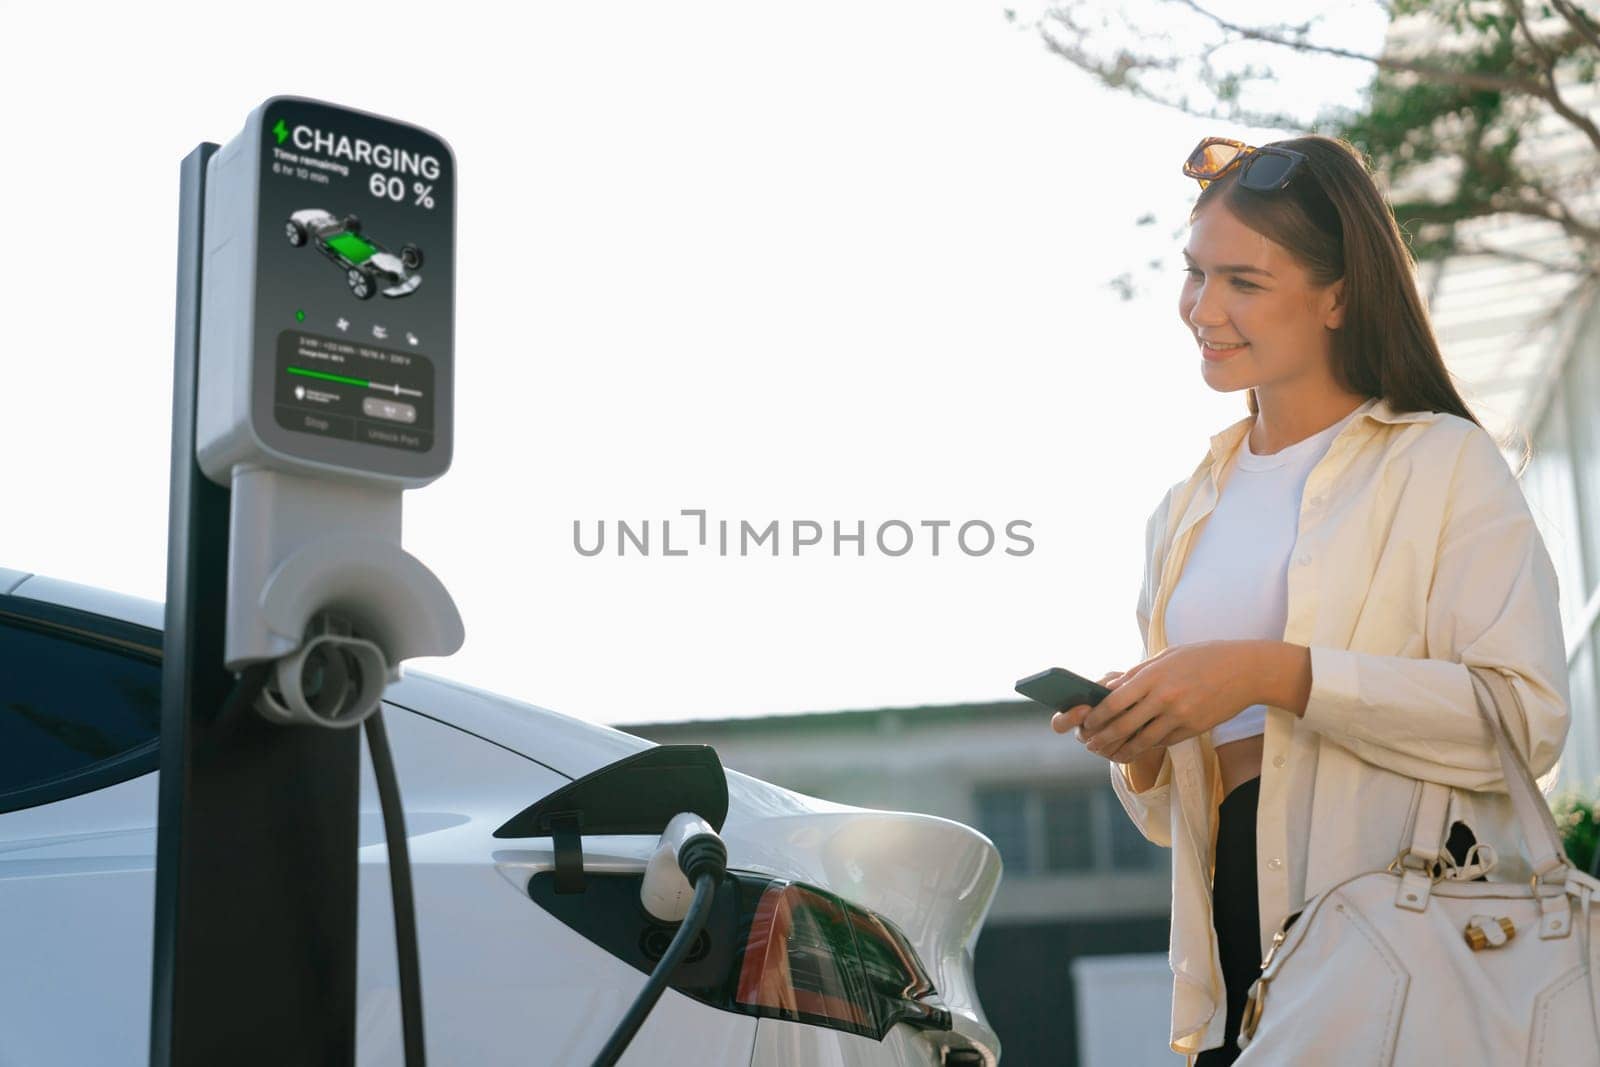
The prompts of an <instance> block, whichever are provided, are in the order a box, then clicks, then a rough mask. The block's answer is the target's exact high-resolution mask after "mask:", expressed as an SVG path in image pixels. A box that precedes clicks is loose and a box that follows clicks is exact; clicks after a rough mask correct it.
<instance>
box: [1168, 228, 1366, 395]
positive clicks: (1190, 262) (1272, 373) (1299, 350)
mask: <svg viewBox="0 0 1600 1067" xmlns="http://www.w3.org/2000/svg"><path fill="white" fill-rule="evenodd" d="M1183 255H1184V263H1185V267H1186V270H1187V278H1186V279H1185V281H1184V283H1183V291H1182V293H1181V295H1180V296H1179V298H1178V313H1179V314H1180V315H1181V316H1182V317H1183V322H1184V325H1185V326H1187V327H1188V328H1189V330H1190V331H1191V332H1192V333H1193V334H1194V336H1195V340H1196V341H1197V342H1199V344H1200V354H1201V356H1202V357H1203V361H1202V363H1201V368H1202V374H1203V376H1204V377H1205V379H1206V381H1207V383H1208V384H1210V385H1211V387H1212V388H1213V389H1216V390H1218V391H1219V392H1233V391H1235V390H1239V389H1245V388H1249V387H1252V386H1255V387H1260V386H1263V385H1270V384H1272V383H1276V382H1289V381H1293V380H1295V379H1300V378H1302V377H1305V376H1307V375H1310V376H1312V377H1324V376H1326V375H1328V373H1329V371H1328V358H1329V352H1330V350H1331V343H1330V336H1329V331H1331V330H1335V329H1337V328H1338V327H1339V325H1340V323H1341V322H1342V321H1343V315H1344V309H1343V307H1342V306H1341V305H1340V303H1339V297H1340V293H1341V291H1342V289H1343V282H1342V281H1340V282H1334V283H1333V284H1332V285H1328V286H1317V285H1316V284H1314V283H1313V281H1312V279H1311V277H1310V276H1309V275H1308V274H1307V272H1306V269H1305V268H1304V267H1303V266H1301V265H1300V263H1299V262H1297V261H1296V260H1295V259H1294V257H1293V256H1291V255H1290V254H1289V252H1288V250H1286V249H1285V248H1284V247H1283V246H1282V245H1279V244H1277V243H1275V242H1273V241H1271V240H1268V239H1267V238H1266V237H1264V236H1262V235H1261V234H1260V233H1258V232H1256V231H1255V230H1252V229H1251V228H1250V227H1248V226H1246V225H1245V224H1244V223H1242V222H1240V221H1239V219H1238V218H1237V217H1236V216H1235V215H1234V214H1233V213H1232V212H1230V211H1229V210H1228V209H1227V207H1226V205H1225V204H1224V203H1222V202H1220V201H1218V202H1214V203H1212V204H1211V205H1210V206H1209V207H1207V208H1205V209H1204V210H1203V211H1202V212H1201V213H1200V216H1199V217H1198V218H1196V219H1195V221H1194V225H1193V226H1191V227H1190V228H1189V244H1188V246H1187V247H1186V248H1185V249H1184V251H1183ZM1212 343H1214V344H1215V345H1217V346H1220V347H1216V348H1213V347H1211V344H1212Z"/></svg>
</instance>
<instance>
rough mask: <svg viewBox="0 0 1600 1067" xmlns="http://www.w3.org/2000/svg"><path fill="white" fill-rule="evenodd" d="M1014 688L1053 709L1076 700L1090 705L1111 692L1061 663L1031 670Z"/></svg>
mask: <svg viewBox="0 0 1600 1067" xmlns="http://www.w3.org/2000/svg"><path fill="white" fill-rule="evenodd" d="M1016 689H1017V692H1019V693H1021V694H1022V695H1023V696H1025V697H1027V698H1028V699H1030V700H1037V701H1038V702H1039V703H1041V704H1043V705H1044V706H1045V707H1047V708H1053V709H1054V710H1056V711H1066V710H1067V709H1068V708H1075V707H1077V706H1078V705H1079V704H1088V705H1089V706H1091V707H1093V706H1094V705H1096V704H1098V703H1100V702H1101V701H1102V700H1104V699H1105V698H1106V697H1108V696H1110V695H1111V690H1109V689H1107V688H1106V687H1105V686H1103V685H1101V684H1100V683H1098V682H1091V681H1089V679H1087V678H1085V677H1083V676H1082V675H1080V674H1073V673H1072V672H1071V671H1069V670H1065V669H1063V668H1061V667H1051V668H1050V669H1049V670H1046V671H1040V672H1039V673H1038V674H1030V675H1028V676H1027V677H1026V678H1024V679H1022V680H1021V681H1020V682H1018V683H1017V686H1016Z"/></svg>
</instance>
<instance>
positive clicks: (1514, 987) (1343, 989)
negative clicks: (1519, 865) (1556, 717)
mask: <svg viewBox="0 0 1600 1067" xmlns="http://www.w3.org/2000/svg"><path fill="white" fill-rule="evenodd" d="M1471 674H1472V678H1473V689H1474V692H1475V694H1476V695H1477V697H1478V709H1479V711H1480V712H1481V713H1482V714H1483V716H1484V718H1485V720H1487V722H1488V724H1489V729H1490V733H1491V734H1492V735H1493V737H1494V741H1495V748H1496V750H1497V751H1498V752H1499V754H1500V764H1501V767H1502V768H1503V770H1504V773H1505V780H1506V784H1507V786H1508V788H1509V791H1510V797H1511V807H1512V811H1513V813H1514V814H1515V816H1516V821H1517V824H1518V827H1519V828H1520V831H1521V836H1522V841H1523V846H1524V848H1525V849H1526V851H1527V855H1528V859H1529V860H1530V863H1531V869H1532V870H1533V871H1534V875H1533V878H1532V879H1531V880H1530V882H1529V883H1528V884H1527V885H1523V884H1521V883H1520V882H1518V883H1509V882H1492V881H1483V882H1478V881H1469V880H1467V879H1470V878H1472V877H1474V876H1475V875H1477V874H1479V873H1484V872H1486V871H1488V870H1491V869H1492V868H1493V866H1494V862H1495V860H1494V857H1493V855H1492V852H1491V850H1489V849H1488V846H1487V845H1477V846H1474V849H1473V854H1472V855H1469V856H1468V857H1467V863H1466V864H1464V865H1463V866H1461V867H1457V866H1456V865H1455V863H1454V860H1453V858H1452V857H1451V856H1450V854H1449V852H1448V851H1446V849H1445V846H1444V841H1445V838H1446V835H1447V833H1448V830H1449V827H1448V825H1447V817H1448V815H1447V813H1448V811H1449V801H1450V792H1451V791H1450V789H1449V787H1447V786H1443V785H1439V784H1437V783H1434V782H1424V783H1422V784H1421V788H1420V789H1419V790H1418V797H1417V801H1416V804H1415V808H1414V812H1413V816H1412V819H1411V831H1410V841H1409V842H1406V841H1402V842H1401V846H1402V847H1401V850H1400V854H1399V855H1398V856H1397V857H1396V858H1395V861H1394V862H1393V863H1392V864H1390V865H1389V869H1388V870H1384V871H1369V872H1367V873H1365V874H1358V875H1356V876H1354V877H1352V878H1348V879H1346V880H1345V881H1343V882H1340V883H1339V884H1337V885H1335V886H1333V887H1331V888H1329V889H1327V890H1324V891H1323V892H1321V893H1319V894H1317V896H1315V897H1313V898H1312V899H1311V900H1310V901H1308V902H1307V903H1306V905H1305V907H1304V908H1303V909H1301V911H1300V912H1299V913H1298V915H1297V916H1291V917H1290V919H1288V920H1286V921H1285V924H1284V927H1283V928H1281V929H1279V930H1278V932H1277V933H1276V934H1274V935H1273V938H1272V945H1271V947H1270V948H1269V949H1268V951H1267V955H1266V958H1265V959H1264V960H1262V963H1261V968H1262V969H1261V976H1260V977H1259V978H1258V979H1257V980H1256V982H1255V983H1254V984H1253V985H1252V986H1251V987H1250V999H1249V1002H1248V1003H1247V1004H1246V1005H1245V1011H1244V1019H1243V1022H1242V1024H1241V1026H1240V1031H1239V1047H1240V1048H1242V1049H1244V1051H1243V1052H1242V1053H1241V1054H1240V1056H1239V1058H1238V1059H1237V1060H1236V1061H1235V1064H1236V1067H1257V1065H1263V1064H1356V1063H1359V1064H1400V1065H1403V1067H1410V1065H1413V1064H1423V1065H1430V1064H1449V1065H1450V1067H1468V1065H1472V1064H1482V1065H1483V1067H1508V1065H1511V1064H1561V1065H1562V1067H1577V1065H1580V1064H1582V1065H1600V996H1597V988H1600V982H1597V976H1596V971H1597V970H1600V957H1597V955H1596V953H1597V952H1600V938H1596V937H1595V933H1596V930H1595V924H1596V923H1600V911H1595V912H1593V913H1591V910H1590V904H1591V900H1592V899H1593V898H1594V897H1595V896H1596V894H1597V893H1600V880H1597V879H1595V878H1592V877H1590V876H1589V875H1587V874H1585V873H1583V872H1582V871H1579V870H1578V869H1577V868H1576V867H1575V866H1573V864H1572V863H1571V862H1570V861H1569V860H1568V859H1567V856H1566V852H1565V851H1564V850H1563V849H1562V847H1561V837H1560V834H1559V833H1558V832H1557V830H1556V825H1555V820H1554V819H1553V818H1552V817H1551V815H1550V809H1549V807H1548V806H1547V805H1546V804H1545V800H1544V797H1543V795H1542V794H1541V793H1540V792H1539V789H1538V786H1537V785H1535V783H1534V780H1533V775H1532V774H1530V773H1529V772H1528V768H1527V765H1526V764H1525V763H1523V761H1522V758H1521V757H1520V756H1519V755H1518V754H1517V752H1516V750H1515V749H1514V748H1513V747H1512V745H1511V742H1510V739H1509V738H1508V737H1507V735H1506V730H1505V725H1504V723H1503V722H1502V721H1501V718H1500V714H1499V712H1498V710H1497V704H1496V702H1495V700H1494V699H1493V697H1494V696H1495V695H1498V694H1500V693H1502V692H1503V693H1504V700H1506V701H1517V700H1518V699H1519V698H1518V697H1517V695H1516V691H1515V689H1514V688H1513V687H1512V686H1511V684H1510V683H1509V681H1508V680H1507V679H1506V678H1505V676H1504V675H1502V674H1500V673H1499V672H1497V671H1492V670H1483V671H1477V670H1475V671H1472V672H1471ZM1486 676H1487V677H1486ZM1486 689H1492V690H1494V692H1493V693H1486ZM1486 697H1487V699H1486ZM1506 706H1508V707H1509V706H1512V705H1511V704H1509V703H1507V704H1506ZM1516 706H1518V707H1520V702H1519V703H1518V704H1517V705H1516Z"/></svg>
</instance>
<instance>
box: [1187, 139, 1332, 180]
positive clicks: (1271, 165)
mask: <svg viewBox="0 0 1600 1067" xmlns="http://www.w3.org/2000/svg"><path fill="white" fill-rule="evenodd" d="M1305 165H1306V157H1305V155H1304V154H1303V153H1301V152H1296V151H1295V150H1294V149H1292V148H1276V147H1273V146H1272V145H1268V146H1266V147H1264V148H1256V147H1254V146H1252V145H1247V144H1245V143H1244V142H1243V141H1230V140H1229V139H1228V138H1226V137H1207V138H1205V139H1204V140H1203V141H1201V142H1200V143H1199V144H1198V145H1196V146H1195V150H1194V151H1193V152H1190V153H1189V158H1188V159H1187V160H1185V161H1184V164H1183V173H1184V174H1185V175H1186V176H1187V177H1190V178H1193V179H1194V180H1195V181H1197V182H1199V183H1200V188H1202V189H1204V188H1205V187H1206V186H1207V185H1210V184H1211V183H1212V182H1214V181H1216V180H1217V179H1218V178H1220V177H1222V176H1223V175H1224V174H1226V173H1227V172H1228V171H1229V170H1230V169H1231V168H1233V167H1235V166H1237V167H1238V168H1239V177H1238V179H1237V180H1238V182H1239V184H1240V185H1242V186H1244V187H1245V188H1246V189H1254V190H1256V191H1258V192H1264V193H1265V192H1271V191H1272V190H1274V189H1282V188H1283V187H1284V186H1285V185H1288V184H1289V179H1290V178H1292V177H1294V175H1295V172H1297V171H1298V170H1299V169H1300V168H1301V167H1303V166H1305Z"/></svg>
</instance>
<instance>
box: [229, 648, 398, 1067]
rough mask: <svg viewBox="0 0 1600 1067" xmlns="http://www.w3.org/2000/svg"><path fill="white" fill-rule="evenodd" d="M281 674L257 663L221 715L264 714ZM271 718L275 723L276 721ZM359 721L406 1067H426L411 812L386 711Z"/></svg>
mask: <svg viewBox="0 0 1600 1067" xmlns="http://www.w3.org/2000/svg"><path fill="white" fill-rule="evenodd" d="M275 668H276V664H275V662H274V661H270V660H269V661H265V662H261V663H252V664H250V665H249V666H248V667H246V668H245V669H244V670H243V671H241V672H240V673H239V677H238V680H237V681H236V682H235V683H234V687H233V691H232V692H231V693H229V695H228V699H227V700H226V702H225V703H224V704H223V707H222V712H221V714H223V715H232V714H236V713H237V712H238V711H239V709H241V708H249V707H252V706H255V707H256V708H257V710H260V702H259V701H260V698H261V697H262V696H263V694H264V693H265V692H266V690H267V687H268V685H269V683H270V682H271V681H272V680H273V677H274V671H275ZM354 673H355V675H356V677H355V678H354V680H353V681H354V685H355V688H356V689H357V690H360V689H361V688H362V684H361V680H360V677H359V676H360V673H361V672H360V669H359V667H358V668H357V669H356V671H355V672H354ZM341 677H342V676H341ZM341 684H343V682H342V681H341ZM335 697H336V698H337V697H338V694H335ZM267 717H268V718H269V719H270V718H273V717H274V716H271V715H268V716H267ZM312 721H315V720H312ZM359 721H361V722H362V723H363V724H364V726H365V728H366V733H367V751H368V752H369V754H370V755H371V757H372V773H373V777H374V778H376V779H377V782H378V804H379V806H380V807H381V808H382V809H383V834H384V840H385V842H386V843H387V845H388V849H389V895H390V899H391V900H392V902H393V911H394V947H395V957H396V959H397V961H398V963H399V969H400V1025H401V1034H402V1038H403V1044H404V1049H405V1065H406V1067H425V1064H426V1059H425V1054H424V1048H425V1046H424V1044H423V1039H422V973H421V971H422V969H421V965H420V963H419V960H418V954H417V915H416V902H415V896H414V894H413V892H412V888H411V854H410V850H409V849H408V848H407V846H406V820H405V810H404V808H403V806H402V805H401V803H400V783H399V780H398V778H397V777H396V775H395V771H394V756H393V755H392V754H391V753H390V751H389V736H388V733H387V732H386V731H385V730H384V727H383V709H382V707H381V706H378V707H375V708H374V709H373V710H372V711H371V712H370V713H369V714H367V715H366V716H365V717H364V718H362V719H361V720H359ZM318 725H323V724H322V723H318ZM327 725H334V724H333V723H328V724H327Z"/></svg>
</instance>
